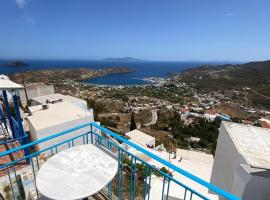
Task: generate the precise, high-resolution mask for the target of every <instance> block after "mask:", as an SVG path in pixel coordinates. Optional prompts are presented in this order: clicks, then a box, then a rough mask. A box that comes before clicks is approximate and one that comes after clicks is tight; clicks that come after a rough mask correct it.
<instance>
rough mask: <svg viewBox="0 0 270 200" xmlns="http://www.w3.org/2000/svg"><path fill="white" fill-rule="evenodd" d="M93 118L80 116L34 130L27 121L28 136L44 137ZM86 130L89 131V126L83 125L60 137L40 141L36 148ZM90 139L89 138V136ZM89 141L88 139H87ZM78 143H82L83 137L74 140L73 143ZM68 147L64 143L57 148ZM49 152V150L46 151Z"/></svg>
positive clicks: (39, 148)
mask: <svg viewBox="0 0 270 200" xmlns="http://www.w3.org/2000/svg"><path fill="white" fill-rule="evenodd" d="M92 121H93V120H92V119H91V117H89V116H87V117H84V118H80V119H77V120H73V121H69V122H66V123H62V124H58V125H56V126H52V127H47V128H44V129H41V130H35V129H34V127H33V126H32V124H31V123H30V122H29V127H30V137H31V140H32V141H35V140H38V139H41V138H44V137H48V136H51V135H53V134H56V133H59V132H62V131H65V130H68V129H70V128H74V127H76V126H79V125H82V124H86V123H89V122H92ZM87 131H90V126H89V127H85V128H82V129H79V130H76V131H73V132H71V133H68V134H65V135H62V136H60V137H57V138H54V139H52V140H49V141H46V142H43V143H40V144H38V145H37V146H36V150H42V149H44V148H47V147H50V146H52V145H54V144H57V143H60V142H62V141H64V140H67V139H70V138H73V137H75V136H79V135H81V134H83V133H86V132H87ZM89 139H90V138H89ZM89 141H90V140H89ZM79 144H83V138H80V139H77V140H76V141H75V145H79ZM67 148H68V144H64V145H62V146H61V147H59V150H60V149H61V150H63V149H67ZM47 153H49V152H47Z"/></svg>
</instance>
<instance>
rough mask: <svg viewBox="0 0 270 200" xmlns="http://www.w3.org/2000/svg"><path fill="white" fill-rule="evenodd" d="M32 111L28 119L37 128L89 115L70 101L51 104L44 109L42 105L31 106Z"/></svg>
mask: <svg viewBox="0 0 270 200" xmlns="http://www.w3.org/2000/svg"><path fill="white" fill-rule="evenodd" d="M29 110H30V112H31V113H32V115H31V116H29V117H28V118H27V119H28V121H29V122H30V123H31V124H32V125H33V127H34V128H35V129H36V130H40V129H44V128H47V127H52V126H55V125H58V124H62V123H65V122H69V121H73V120H76V119H80V118H84V117H86V116H88V114H87V113H86V112H85V110H83V109H81V108H80V107H78V106H76V105H74V104H73V103H70V102H60V103H57V104H49V105H48V109H45V110H44V109H42V105H37V106H31V107H29Z"/></svg>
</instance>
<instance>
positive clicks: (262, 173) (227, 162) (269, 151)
mask: <svg viewBox="0 0 270 200" xmlns="http://www.w3.org/2000/svg"><path fill="white" fill-rule="evenodd" d="M211 183H212V184H215V185H216V186H218V187H220V188H222V189H224V190H225V191H228V192H230V193H232V194H235V195H236V196H239V197H240V198H241V199H244V200H254V199H256V200H266V199H270V130H269V129H265V128H260V127H255V126H247V125H243V124H236V123H232V122H222V124H221V128H220V131H219V136H218V142H217V149H216V153H215V159H214V165H213V170H212V175H211Z"/></svg>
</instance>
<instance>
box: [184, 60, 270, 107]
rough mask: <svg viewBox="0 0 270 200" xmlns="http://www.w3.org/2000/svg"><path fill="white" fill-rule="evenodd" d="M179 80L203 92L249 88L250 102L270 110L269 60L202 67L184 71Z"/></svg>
mask: <svg viewBox="0 0 270 200" xmlns="http://www.w3.org/2000/svg"><path fill="white" fill-rule="evenodd" d="M180 79H181V81H184V82H186V83H189V84H193V85H194V86H195V87H197V88H198V89H203V90H222V91H226V90H243V88H249V89H248V98H249V100H250V101H252V102H253V103H255V104H261V105H264V106H266V107H268V108H270V60H268V61H262V62H249V63H245V64H237V65H232V64H226V65H204V66H200V67H196V68H192V69H188V70H185V71H184V72H183V73H182V75H181V77H180Z"/></svg>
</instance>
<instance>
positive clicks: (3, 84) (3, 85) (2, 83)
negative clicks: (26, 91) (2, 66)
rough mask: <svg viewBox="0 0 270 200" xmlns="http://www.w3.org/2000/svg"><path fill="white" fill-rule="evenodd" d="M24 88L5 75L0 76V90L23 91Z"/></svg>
mask: <svg viewBox="0 0 270 200" xmlns="http://www.w3.org/2000/svg"><path fill="white" fill-rule="evenodd" d="M22 88H23V86H21V85H19V84H17V83H14V82H13V81H11V80H9V78H8V77H7V76H5V75H3V74H2V75H0V90H12V89H22Z"/></svg>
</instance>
